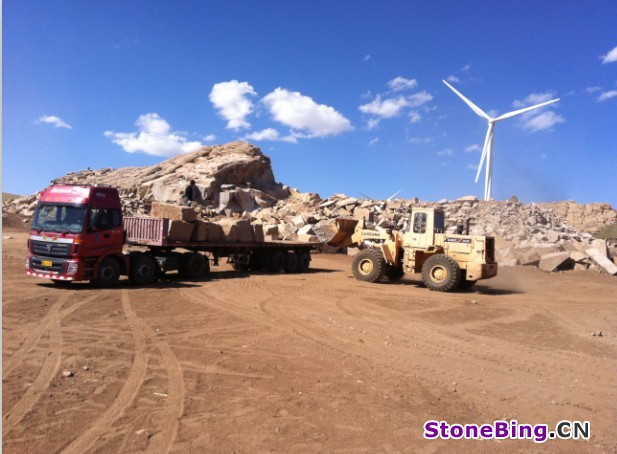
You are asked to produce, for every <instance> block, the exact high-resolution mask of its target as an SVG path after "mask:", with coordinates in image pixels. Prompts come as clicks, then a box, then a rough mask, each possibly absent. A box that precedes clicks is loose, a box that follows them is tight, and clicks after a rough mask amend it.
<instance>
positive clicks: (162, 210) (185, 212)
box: [152, 201, 197, 222]
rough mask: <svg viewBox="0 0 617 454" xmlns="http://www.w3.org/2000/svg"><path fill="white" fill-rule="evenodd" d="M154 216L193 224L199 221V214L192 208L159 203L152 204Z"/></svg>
mask: <svg viewBox="0 0 617 454" xmlns="http://www.w3.org/2000/svg"><path fill="white" fill-rule="evenodd" d="M152 216H153V217H155V218H167V219H171V220H178V221H186V222H192V221H194V220H196V219H197V213H196V212H195V210H194V209H193V208H191V207H186V206H181V205H173V204H171V203H162V202H157V201H154V202H152Z"/></svg>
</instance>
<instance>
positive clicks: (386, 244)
mask: <svg viewBox="0 0 617 454" xmlns="http://www.w3.org/2000/svg"><path fill="white" fill-rule="evenodd" d="M336 224H337V227H338V231H337V233H336V234H335V235H334V236H333V237H332V239H331V240H330V241H329V242H328V243H329V244H330V245H332V246H334V247H337V248H345V247H351V246H355V247H357V248H359V249H360V252H358V254H356V256H355V257H354V259H353V262H352V272H353V275H354V277H355V278H356V279H358V280H361V281H366V282H378V281H380V280H381V279H382V278H383V277H384V276H386V277H387V278H388V279H389V280H390V281H396V280H399V279H400V278H401V277H403V275H404V274H405V273H422V280H423V281H424V283H425V284H426V286H427V287H428V288H429V289H431V290H435V291H439V292H450V291H456V290H465V289H468V288H471V287H472V286H473V285H474V284H475V283H476V281H478V280H480V279H488V278H490V277H493V276H495V275H497V263H496V262H495V238H493V237H486V236H475V235H462V234H447V233H444V232H445V229H444V212H443V210H441V209H436V208H414V209H413V210H412V212H411V214H410V215H409V219H408V221H407V226H406V228H405V229H404V230H403V231H396V230H393V231H391V230H389V229H384V228H380V227H376V226H372V225H371V223H369V222H367V221H366V220H365V219H362V220H360V221H358V220H355V219H350V218H342V217H341V218H338V219H337V220H336Z"/></svg>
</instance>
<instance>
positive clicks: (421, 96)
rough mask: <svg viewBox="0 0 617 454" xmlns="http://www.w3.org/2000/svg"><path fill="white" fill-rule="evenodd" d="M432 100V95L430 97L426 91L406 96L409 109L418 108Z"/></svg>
mask: <svg viewBox="0 0 617 454" xmlns="http://www.w3.org/2000/svg"><path fill="white" fill-rule="evenodd" d="M432 99H433V95H431V94H430V93H429V92H427V91H421V92H418V93H414V94H413V95H409V96H407V101H408V102H409V106H410V107H420V106H421V105H423V104H426V103H427V102H429V101H431V100H432Z"/></svg>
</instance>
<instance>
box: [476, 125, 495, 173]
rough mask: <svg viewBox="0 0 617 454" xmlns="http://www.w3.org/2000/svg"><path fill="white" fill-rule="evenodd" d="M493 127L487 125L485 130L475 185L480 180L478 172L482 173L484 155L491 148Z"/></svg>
mask: <svg viewBox="0 0 617 454" xmlns="http://www.w3.org/2000/svg"><path fill="white" fill-rule="evenodd" d="M494 127H495V125H494V124H493V123H489V125H488V129H487V130H486V138H485V139H484V147H482V157H481V158H480V164H479V165H478V172H477V173H476V183H477V182H478V179H479V178H480V172H481V171H482V164H484V160H485V159H486V155H487V153H488V150H489V148H490V146H491V143H492V139H493V128H494Z"/></svg>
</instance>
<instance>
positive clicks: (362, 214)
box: [353, 208, 372, 221]
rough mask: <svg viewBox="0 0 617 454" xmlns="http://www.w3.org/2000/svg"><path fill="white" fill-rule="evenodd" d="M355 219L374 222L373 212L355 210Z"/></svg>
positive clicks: (366, 209) (361, 209)
mask: <svg viewBox="0 0 617 454" xmlns="http://www.w3.org/2000/svg"><path fill="white" fill-rule="evenodd" d="M353 218H354V219H357V220H360V219H367V220H368V221H372V215H371V210H369V209H368V208H356V209H355V210H353Z"/></svg>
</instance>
